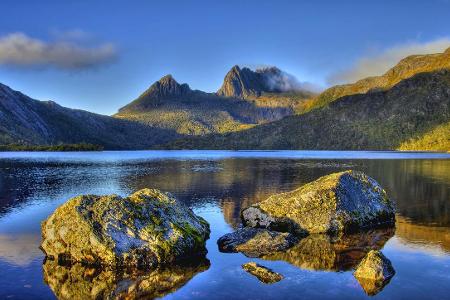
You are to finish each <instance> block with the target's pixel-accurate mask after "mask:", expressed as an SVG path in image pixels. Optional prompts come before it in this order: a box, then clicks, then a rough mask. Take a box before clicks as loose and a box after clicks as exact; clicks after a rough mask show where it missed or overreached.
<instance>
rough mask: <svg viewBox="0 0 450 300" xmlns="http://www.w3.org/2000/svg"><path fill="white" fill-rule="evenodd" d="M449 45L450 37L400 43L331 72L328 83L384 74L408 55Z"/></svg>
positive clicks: (347, 81) (441, 50) (338, 82)
mask: <svg viewBox="0 0 450 300" xmlns="http://www.w3.org/2000/svg"><path fill="white" fill-rule="evenodd" d="M449 46H450V38H440V39H436V40H433V41H429V42H425V43H420V42H409V43H404V44H399V45H397V46H394V47H391V48H388V49H385V50H383V51H379V52H376V53H372V54H370V55H366V56H364V57H362V58H360V59H359V60H357V61H356V63H355V64H354V65H353V66H351V67H350V68H348V69H345V70H341V71H337V72H335V73H333V74H331V76H329V77H328V83H330V84H341V83H351V82H355V81H357V80H359V79H362V78H365V77H369V76H376V75H382V74H384V73H385V72H386V71H387V70H389V69H390V68H392V67H393V66H394V65H395V64H396V63H398V62H399V61H400V60H401V59H402V58H404V57H406V56H409V55H414V54H432V53H440V52H443V51H445V49H447V48H448V47H449Z"/></svg>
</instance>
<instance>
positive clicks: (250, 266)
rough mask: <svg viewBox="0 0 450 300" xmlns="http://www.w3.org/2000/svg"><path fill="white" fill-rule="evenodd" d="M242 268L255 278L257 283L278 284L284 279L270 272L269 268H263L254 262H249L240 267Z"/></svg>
mask: <svg viewBox="0 0 450 300" xmlns="http://www.w3.org/2000/svg"><path fill="white" fill-rule="evenodd" d="M242 268H243V269H244V270H245V271H247V272H248V273H250V274H252V275H253V276H255V277H256V278H258V280H259V281H261V282H263V283H266V284H271V283H275V282H278V281H280V280H282V279H283V278H284V277H283V275H281V274H279V273H277V272H274V271H272V270H271V269H269V268H266V267H264V266H261V265H259V264H257V263H255V262H249V263H246V264H243V265H242Z"/></svg>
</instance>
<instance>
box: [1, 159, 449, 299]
mask: <svg viewBox="0 0 450 300" xmlns="http://www.w3.org/2000/svg"><path fill="white" fill-rule="evenodd" d="M350 168H352V169H357V170H362V171H364V172H366V173H367V174H369V175H370V176H372V177H374V178H375V179H376V180H377V181H379V182H380V183H381V185H382V186H384V187H385V189H386V190H387V191H388V193H389V195H390V196H391V197H392V198H394V199H395V200H396V202H397V210H398V216H397V225H396V229H395V233H394V232H393V231H392V232H374V233H369V234H366V235H361V236H358V237H356V242H355V238H353V237H352V238H350V240H351V241H350V242H349V240H344V241H337V242H330V241H329V240H323V239H320V238H319V239H311V240H308V243H305V245H303V246H299V247H294V248H292V249H291V250H290V251H289V252H287V253H284V254H278V255H273V256H271V257H268V258H266V259H264V260H263V259H249V258H247V257H245V256H244V255H242V254H227V253H220V252H219V251H218V249H217V245H216V241H217V239H218V238H219V237H220V236H221V235H223V234H225V233H228V232H231V231H233V230H234V228H236V227H238V226H239V222H240V220H239V212H240V210H241V208H243V207H246V206H248V205H250V204H252V203H255V202H258V201H260V200H263V199H265V198H266V197H268V196H269V195H271V194H273V193H279V192H283V191H288V190H292V189H294V188H296V187H298V186H300V185H302V184H304V183H306V182H309V181H312V180H314V179H316V178H318V177H320V176H323V175H326V174H329V173H332V172H336V171H340V170H345V169H350ZM144 187H155V188H159V189H161V190H164V191H169V192H172V193H173V194H175V195H176V196H177V197H178V198H179V199H181V200H182V201H184V202H185V203H186V204H187V205H189V206H190V207H191V208H192V209H194V210H195V212H196V213H198V214H199V215H201V216H203V217H204V218H205V219H206V220H207V221H208V222H209V223H210V225H211V229H212V233H211V238H210V240H209V241H208V242H207V248H208V254H207V257H206V260H205V262H202V265H201V266H194V267H183V268H179V269H171V270H164V271H161V272H160V273H159V274H156V275H154V274H153V273H152V272H149V274H150V275H148V276H150V278H158V280H160V281H158V280H156V281H155V280H154V282H157V287H153V288H154V289H156V290H158V289H159V290H158V291H157V292H155V293H154V295H155V296H163V295H165V297H167V298H169V299H188V298H198V299H223V298H227V299H269V298H279V299H300V298H305V299H309V298H311V297H317V298H322V299H326V298H328V299H360V298H365V297H367V298H368V297H369V296H367V295H366V293H365V292H364V290H363V288H362V287H361V285H360V284H359V283H358V281H357V280H356V279H355V278H354V277H353V275H352V268H353V267H354V265H355V264H356V263H357V262H358V261H359V259H360V257H359V256H361V255H359V254H361V253H360V252H361V251H362V250H361V249H365V248H364V247H366V246H364V247H362V248H361V246H360V245H361V243H362V244H364V245H367V244H370V245H371V246H370V247H374V248H381V249H382V252H383V253H384V254H385V256H386V257H388V258H389V259H390V260H391V262H392V264H393V266H394V268H395V270H396V275H395V276H394V278H393V279H392V280H391V281H390V282H389V284H388V285H386V286H385V287H384V289H383V290H382V291H380V292H379V293H378V294H376V295H375V296H373V298H392V299H394V298H395V299H421V298H422V299H423V298H426V299H444V298H447V299H448V297H449V295H450V155H449V154H421V153H396V152H331V151H316V152H311V151H287V152H278V151H272V152H254V151H245V152H228V151H155V152H150V151H135V152H95V153H0V298H1V299H3V298H11V299H26V298H32V299H49V298H50V299H51V298H55V293H56V294H58V295H66V296H70V295H71V293H73V291H74V290H80V289H81V287H83V286H89V285H95V284H98V282H108V279H109V278H111V277H112V276H113V274H109V273H107V272H106V273H101V274H98V273H95V274H91V273H90V272H89V270H78V269H77V270H75V269H68V268H61V267H58V266H54V265H52V264H48V263H46V264H43V259H44V257H43V255H42V253H41V252H40V250H39V248H38V247H39V243H40V222H41V221H42V220H43V219H45V218H46V217H47V216H48V215H49V214H51V213H52V212H53V210H54V209H55V208H56V207H57V206H59V205H60V204H62V203H63V202H64V201H66V200H67V199H69V198H70V197H72V196H75V195H78V194H86V193H92V194H111V193H116V194H120V195H124V196H125V195H127V194H129V193H131V192H133V191H136V190H138V189H141V188H144ZM355 249H356V250H357V251H356V252H355V251H354V250H355ZM358 251H359V252H358ZM362 252H364V250H363V251H362ZM208 261H209V262H208ZM248 261H257V262H258V263H260V264H262V265H264V266H266V267H269V268H271V269H273V270H274V271H276V272H279V273H281V274H283V275H284V277H285V278H284V279H283V280H281V281H280V282H278V283H275V284H272V285H266V284H263V283H261V282H259V281H258V280H257V279H256V278H255V277H253V276H251V275H249V274H248V273H246V272H245V271H243V270H242V269H241V265H242V264H243V263H245V262H248ZM80 274H81V275H80ZM152 276H154V277H152ZM44 278H45V280H44ZM166 286H167V287H166Z"/></svg>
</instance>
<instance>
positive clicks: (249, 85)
mask: <svg viewBox="0 0 450 300" xmlns="http://www.w3.org/2000/svg"><path fill="white" fill-rule="evenodd" d="M265 90H267V87H266V83H265V80H264V77H263V76H262V75H261V74H260V73H257V72H254V71H252V70H250V69H249V68H242V69H241V68H240V67H239V66H237V65H236V66H234V67H233V68H231V70H230V71H229V72H228V73H227V75H226V76H225V78H224V80H223V84H222V87H221V88H220V89H219V90H218V91H217V94H218V95H219V96H224V97H233V98H242V99H246V98H250V97H258V96H260V95H261V93H262V92H263V91H265Z"/></svg>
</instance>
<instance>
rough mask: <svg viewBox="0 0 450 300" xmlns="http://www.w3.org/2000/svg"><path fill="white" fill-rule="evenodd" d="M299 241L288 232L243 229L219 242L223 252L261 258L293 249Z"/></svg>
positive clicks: (226, 235)
mask: <svg viewBox="0 0 450 300" xmlns="http://www.w3.org/2000/svg"><path fill="white" fill-rule="evenodd" d="M297 241H298V239H297V238H296V237H295V236H294V235H292V234H290V233H286V232H275V231H269V230H266V229H259V228H242V229H239V230H237V231H235V232H232V233H228V234H225V235H224V236H222V237H221V238H220V239H219V240H218V241H217V244H218V246H219V250H220V251H221V252H242V253H244V254H245V255H246V256H249V257H260V256H262V255H265V254H269V253H272V252H276V251H283V250H286V249H288V248H289V247H292V246H293V245H294V244H295V243H296V242H297Z"/></svg>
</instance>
